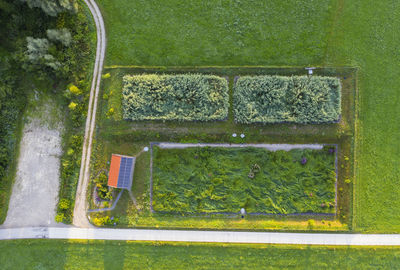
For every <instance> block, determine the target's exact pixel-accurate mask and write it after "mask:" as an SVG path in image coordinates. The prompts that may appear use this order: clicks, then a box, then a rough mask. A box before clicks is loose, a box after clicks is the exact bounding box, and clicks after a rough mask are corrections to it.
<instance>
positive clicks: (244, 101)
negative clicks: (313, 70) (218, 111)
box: [233, 76, 341, 124]
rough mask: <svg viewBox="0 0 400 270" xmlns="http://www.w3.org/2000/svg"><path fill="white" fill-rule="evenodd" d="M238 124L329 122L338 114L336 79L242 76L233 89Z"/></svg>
mask: <svg viewBox="0 0 400 270" xmlns="http://www.w3.org/2000/svg"><path fill="white" fill-rule="evenodd" d="M233 100H234V113H235V121H236V122H239V123H245V124H249V123H282V122H290V123H302V124H308V123H318V124H319V123H332V122H336V121H338V120H339V117H340V114H341V85H340V80H339V79H338V78H333V77H319V76H312V77H308V76H292V77H284V76H253V77H252V76H244V77H241V78H239V79H238V80H237V81H236V84H235V87H234V95H233Z"/></svg>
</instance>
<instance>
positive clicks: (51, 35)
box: [46, 28, 72, 47]
mask: <svg viewBox="0 0 400 270" xmlns="http://www.w3.org/2000/svg"><path fill="white" fill-rule="evenodd" d="M46 33H47V37H48V39H49V40H51V41H58V42H61V44H62V45H64V46H66V47H68V46H69V45H70V44H71V41H72V37H71V32H70V31H69V30H68V29H66V28H62V29H48V30H47V31H46Z"/></svg>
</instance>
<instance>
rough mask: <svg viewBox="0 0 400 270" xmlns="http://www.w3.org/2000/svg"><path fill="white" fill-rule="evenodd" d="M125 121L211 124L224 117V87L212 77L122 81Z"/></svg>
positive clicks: (129, 78)
mask: <svg viewBox="0 0 400 270" xmlns="http://www.w3.org/2000/svg"><path fill="white" fill-rule="evenodd" d="M123 83H124V87H123V92H122V94H123V100H122V105H123V118H124V119H127V120H179V121H212V120H224V119H226V118H227V116H228V106H229V94H228V83H227V81H226V80H225V79H224V78H221V77H217V76H213V75H200V74H185V75H155V74H150V75H135V76H129V75H127V76H124V78H123Z"/></svg>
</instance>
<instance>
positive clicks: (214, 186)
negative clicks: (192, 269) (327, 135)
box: [152, 146, 336, 214]
mask: <svg viewBox="0 0 400 270" xmlns="http://www.w3.org/2000/svg"><path fill="white" fill-rule="evenodd" d="M335 152H336V148H335V147H333V146H325V147H324V148H323V149H322V150H312V149H293V150H290V151H283V150H279V151H269V150H266V149H263V148H254V147H246V148H235V147H233V148H222V147H191V148H185V149H162V148H159V147H157V146H155V147H154V164H153V205H152V207H153V209H154V210H155V211H161V212H182V213H217V212H239V211H240V209H241V208H244V209H245V210H246V211H247V212H248V213H265V214H295V213H334V212H335V182H336V173H335Z"/></svg>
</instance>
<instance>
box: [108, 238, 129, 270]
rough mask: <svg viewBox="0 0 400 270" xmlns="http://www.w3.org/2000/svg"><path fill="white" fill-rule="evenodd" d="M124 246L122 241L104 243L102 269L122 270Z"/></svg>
mask: <svg viewBox="0 0 400 270" xmlns="http://www.w3.org/2000/svg"><path fill="white" fill-rule="evenodd" d="M125 251H126V244H125V243H124V242H122V241H104V253H103V259H104V269H105V270H107V269H109V270H119V269H124V261H125Z"/></svg>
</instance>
